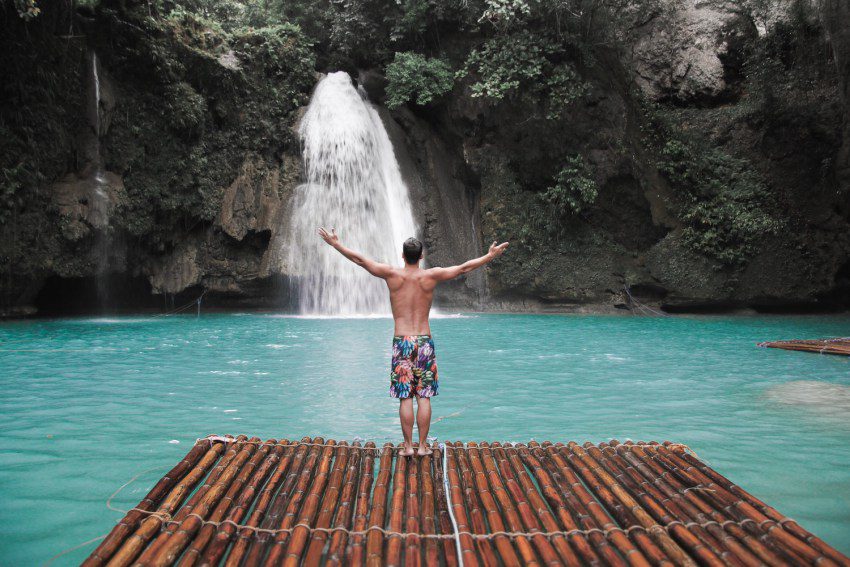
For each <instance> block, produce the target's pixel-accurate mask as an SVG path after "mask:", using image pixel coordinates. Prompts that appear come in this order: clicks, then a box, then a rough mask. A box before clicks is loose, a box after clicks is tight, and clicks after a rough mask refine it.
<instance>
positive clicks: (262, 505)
mask: <svg viewBox="0 0 850 567" xmlns="http://www.w3.org/2000/svg"><path fill="white" fill-rule="evenodd" d="M280 445H281V448H282V450H283V451H282V456H281V458H280V460H279V461H278V465H277V467H276V468H275V471H274V473H273V474H272V476H271V478H270V479H269V481H268V482H267V483H266V485H265V486H264V487H263V489H262V491H261V492H260V496H259V498H258V499H257V504H256V506H255V507H254V510H253V511H252V512H251V515H250V516H249V517H248V521H247V522H245V526H246V527H244V528H242V529H241V530H239V534H238V536H237V538H236V542H235V543H234V545H233V548H232V549H231V550H230V553H228V554H227V560H226V561H225V567H238V565H239V564H240V563H241V561H242V558H243V557H244V556H245V553H246V552H247V550H248V546H249V545H251V541H252V540H253V538H254V536H255V535H256V532H255V531H254V530H252V529H251V527H259V526H260V524H261V523H262V521H263V520H264V519H265V517H266V512H267V511H268V509H269V506H270V505H271V503H272V500H273V499H274V497H275V493H276V492H277V488H278V487H279V486H280V485H281V483H282V482H283V481H284V479H285V478H286V476H285V475H286V471H287V470H288V468H289V465H290V463H292V460H293V456H294V455H295V450H294V449H293V444H292V443H290V442H289V440H286V439H284V440H283V441H281V442H280Z"/></svg>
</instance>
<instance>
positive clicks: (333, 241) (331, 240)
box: [319, 226, 339, 248]
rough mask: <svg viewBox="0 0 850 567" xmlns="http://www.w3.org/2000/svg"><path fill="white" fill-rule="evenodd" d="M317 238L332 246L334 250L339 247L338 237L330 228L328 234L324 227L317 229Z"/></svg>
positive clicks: (334, 230) (333, 229)
mask: <svg viewBox="0 0 850 567" xmlns="http://www.w3.org/2000/svg"><path fill="white" fill-rule="evenodd" d="M319 236H321V237H322V240H324V241H325V242H327V243H328V244H330V245H331V246H333V247H334V248H336V247H337V245H339V236H337V234H336V229H335V228H332V229H331V231H330V232H328V231H327V230H326V229H325V227H323V226H322V227H320V228H319Z"/></svg>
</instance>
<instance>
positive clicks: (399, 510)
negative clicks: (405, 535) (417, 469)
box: [383, 444, 412, 567]
mask: <svg viewBox="0 0 850 567" xmlns="http://www.w3.org/2000/svg"><path fill="white" fill-rule="evenodd" d="M403 448H404V446H403V445H401V444H399V445H398V453H397V454H396V458H395V470H394V473H393V493H392V498H391V499H390V510H389V511H390V523H389V530H390V531H391V532H401V531H403V530H402V518H403V516H404V496H405V495H404V485H405V481H406V480H407V464H408V463H409V462H410V461H411V459H412V457H402V456H401V451H402V449H403ZM386 537H387V550H386V557H385V558H384V561H383V564H384V565H386V566H387V567H398V566H399V565H401V546H402V543H403V541H402V539H401V536H398V535H392V534H391V535H388V536H386Z"/></svg>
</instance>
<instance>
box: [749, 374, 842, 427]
mask: <svg viewBox="0 0 850 567" xmlns="http://www.w3.org/2000/svg"><path fill="white" fill-rule="evenodd" d="M764 395H765V398H767V399H768V400H770V401H772V402H775V403H778V404H782V405H785V406H794V407H798V408H801V409H804V410H807V411H810V412H812V413H816V414H818V415H823V416H828V417H835V418H840V419H841V420H844V421H847V422H850V386H845V385H843V384H834V383H832V382H820V381H818V380H795V381H793V382H786V383H785V384H779V385H778V386H773V387H772V388H769V389H768V390H767V391H766V392H765V394H764Z"/></svg>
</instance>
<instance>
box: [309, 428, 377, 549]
mask: <svg viewBox="0 0 850 567" xmlns="http://www.w3.org/2000/svg"><path fill="white" fill-rule="evenodd" d="M348 453H349V457H348V467H347V469H346V471H345V480H344V481H343V488H342V494H341V495H340V497H339V506H338V507H337V511H336V516H335V519H334V524H333V525H334V527H335V528H341V529H340V530H339V531H335V532H333V535H332V536H331V541H330V544H329V545H328V553H327V562H326V564H327V565H329V566H335V565H339V564H340V562H341V561H342V559H343V554H344V552H345V544H346V542H347V540H348V533H347V531H348V530H350V529H352V528H351V526H352V517H353V515H354V506H355V504H356V498H357V485H358V480H359V478H360V462H361V457H362V456H363V453H364V451H363V450H362V449H361V448H360V443H359V442H354V444H353V445H352V447H351V449H350V450H349V451H348ZM312 551H313V543H312V542H310V548H309V549H308V550H307V558H306V559H305V561H304V562H305V563H307V564H310V560H311V558H312V555H311V554H310V553H311V552H312ZM319 552H320V553H321V549H320V550H319Z"/></svg>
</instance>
